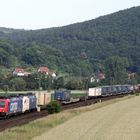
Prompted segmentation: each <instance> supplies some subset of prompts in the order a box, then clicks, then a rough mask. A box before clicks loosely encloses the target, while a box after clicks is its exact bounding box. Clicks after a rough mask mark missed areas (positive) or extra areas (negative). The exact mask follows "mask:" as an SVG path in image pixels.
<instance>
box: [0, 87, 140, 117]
mask: <svg viewBox="0 0 140 140" xmlns="http://www.w3.org/2000/svg"><path fill="white" fill-rule="evenodd" d="M139 87H140V86H139V85H138V86H131V85H112V86H101V87H94V88H89V90H88V92H87V95H86V96H83V97H79V98H71V92H70V91H69V90H66V89H60V90H56V91H55V92H54V94H53V100H57V101H60V103H62V104H70V103H75V102H80V101H83V99H84V100H88V99H90V98H96V97H104V96H111V95H118V94H128V93H135V92H137V91H139ZM51 96H52V95H51V94H49V93H45V92H38V93H37V92H36V93H27V94H19V95H16V96H13V97H12V96H7V97H0V117H5V118H8V117H9V116H12V115H16V114H21V113H25V112H30V111H33V110H38V111H40V110H41V108H43V107H46V105H47V104H48V103H50V102H51Z"/></svg>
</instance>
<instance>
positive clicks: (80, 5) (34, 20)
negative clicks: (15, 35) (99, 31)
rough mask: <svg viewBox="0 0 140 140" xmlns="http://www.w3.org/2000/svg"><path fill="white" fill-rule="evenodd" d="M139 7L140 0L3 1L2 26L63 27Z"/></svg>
mask: <svg viewBox="0 0 140 140" xmlns="http://www.w3.org/2000/svg"><path fill="white" fill-rule="evenodd" d="M139 5H140V0H0V26H1V27H12V28H24V29H39V28H49V27H56V26H63V25H68V24H71V23H76V22H81V21H85V20H90V19H94V18H96V17H98V16H101V15H106V14H109V13H113V12H116V11H119V10H123V9H126V8H130V7H133V6H139Z"/></svg>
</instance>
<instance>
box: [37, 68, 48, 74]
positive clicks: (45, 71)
mask: <svg viewBox="0 0 140 140" xmlns="http://www.w3.org/2000/svg"><path fill="white" fill-rule="evenodd" d="M38 72H39V73H43V74H46V75H48V74H49V69H48V67H40V68H39V69H38Z"/></svg>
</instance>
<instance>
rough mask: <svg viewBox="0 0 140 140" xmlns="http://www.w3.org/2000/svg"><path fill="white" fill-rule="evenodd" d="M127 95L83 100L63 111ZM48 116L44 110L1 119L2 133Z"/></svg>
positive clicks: (69, 105)
mask: <svg viewBox="0 0 140 140" xmlns="http://www.w3.org/2000/svg"><path fill="white" fill-rule="evenodd" d="M127 95H128V94H120V95H116V96H107V97H104V98H103V97H102V98H101V97H100V98H94V99H88V100H85V101H84V100H83V101H80V102H75V103H71V104H66V105H63V106H62V110H67V109H72V108H78V107H82V106H88V105H91V104H95V103H97V102H104V101H108V100H111V99H114V98H121V97H124V96H127ZM47 115H48V112H47V111H46V110H42V111H41V112H32V113H25V114H20V115H17V116H13V117H11V118H9V119H1V120H0V132H1V131H4V130H6V129H8V128H11V127H14V126H20V125H23V124H27V123H29V122H31V121H34V120H36V119H39V118H42V117H45V116H47Z"/></svg>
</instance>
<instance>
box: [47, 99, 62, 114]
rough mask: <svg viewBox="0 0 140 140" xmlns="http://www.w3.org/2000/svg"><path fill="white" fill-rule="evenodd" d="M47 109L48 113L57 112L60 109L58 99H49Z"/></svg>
mask: <svg viewBox="0 0 140 140" xmlns="http://www.w3.org/2000/svg"><path fill="white" fill-rule="evenodd" d="M47 111H48V113H49V114H53V113H58V112H60V111H61V105H60V103H59V102H58V101H51V102H50V103H49V104H48V105H47Z"/></svg>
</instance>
